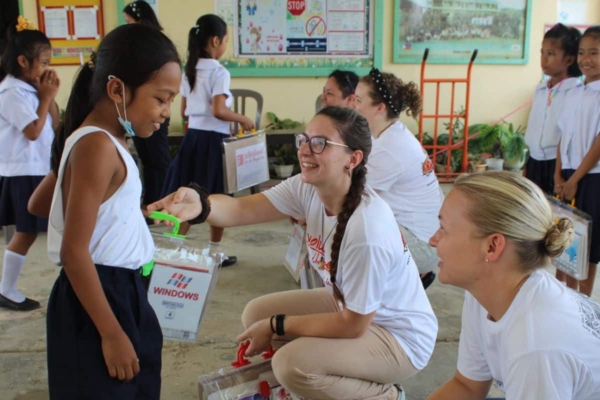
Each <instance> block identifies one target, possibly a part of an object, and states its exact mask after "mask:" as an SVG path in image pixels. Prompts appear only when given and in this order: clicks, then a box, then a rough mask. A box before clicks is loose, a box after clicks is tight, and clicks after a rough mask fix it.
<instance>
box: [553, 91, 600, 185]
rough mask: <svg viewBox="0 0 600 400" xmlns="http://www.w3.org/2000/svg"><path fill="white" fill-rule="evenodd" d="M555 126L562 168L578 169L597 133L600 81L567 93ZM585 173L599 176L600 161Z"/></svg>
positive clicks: (599, 110) (599, 121)
mask: <svg viewBox="0 0 600 400" xmlns="http://www.w3.org/2000/svg"><path fill="white" fill-rule="evenodd" d="M558 127H559V129H560V132H561V139H560V159H561V162H562V168H563V169H577V168H578V167H579V165H580V164H581V161H583V158H584V157H585V156H586V155H587V153H588V152H589V151H590V148H591V147H592V146H593V144H594V142H595V141H596V139H597V138H598V133H599V132H600V81H596V82H591V83H588V84H587V85H581V86H577V87H575V88H573V89H571V90H569V92H568V93H567V96H566V99H565V107H564V109H563V112H562V114H561V116H560V119H559V122H558ZM588 173H590V174H597V173H600V162H598V163H596V165H595V166H594V167H593V168H592V169H591V170H590V171H589V172H588Z"/></svg>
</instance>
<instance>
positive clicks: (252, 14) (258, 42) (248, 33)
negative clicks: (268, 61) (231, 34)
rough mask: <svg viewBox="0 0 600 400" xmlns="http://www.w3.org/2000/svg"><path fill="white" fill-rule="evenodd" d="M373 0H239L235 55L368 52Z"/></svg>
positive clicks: (258, 55) (360, 53) (330, 54)
mask: <svg viewBox="0 0 600 400" xmlns="http://www.w3.org/2000/svg"><path fill="white" fill-rule="evenodd" d="M369 1H372V0H241V7H240V8H239V19H238V21H239V30H240V35H239V46H238V49H237V50H238V56H240V57H244V56H248V57H260V56H264V57H276V56H283V57H285V56H294V55H326V56H328V57H331V56H333V57H335V56H336V55H339V56H340V57H343V56H344V55H363V54H365V55H368V41H367V34H368V32H367V30H368V25H367V18H368V6H369V5H368V3H367V2H369Z"/></svg>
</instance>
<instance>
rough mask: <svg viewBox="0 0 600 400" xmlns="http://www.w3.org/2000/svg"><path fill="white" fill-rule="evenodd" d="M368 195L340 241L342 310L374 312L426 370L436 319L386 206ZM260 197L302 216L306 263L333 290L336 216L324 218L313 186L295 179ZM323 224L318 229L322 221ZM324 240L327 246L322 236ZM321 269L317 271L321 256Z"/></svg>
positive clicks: (338, 279)
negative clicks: (330, 267) (331, 271)
mask: <svg viewBox="0 0 600 400" xmlns="http://www.w3.org/2000/svg"><path fill="white" fill-rule="evenodd" d="M365 193H366V194H367V195H368V196H367V197H365V198H364V199H363V201H362V202H361V204H360V205H359V206H358V207H357V209H356V210H355V211H354V213H353V214H352V216H351V217H350V220H349V221H348V224H347V226H346V233H345V235H344V238H343V239H342V244H341V248H340V257H339V260H338V270H337V275H336V284H337V285H338V287H339V289H340V291H341V292H342V293H343V295H344V299H345V301H346V307H347V308H348V309H349V310H351V311H353V312H356V313H358V314H362V315H366V314H370V313H372V312H373V311H375V312H376V313H375V317H374V319H373V323H375V324H377V325H379V326H382V327H384V328H386V329H387V330H388V331H390V332H391V333H392V334H393V335H394V337H396V339H397V340H398V342H399V343H400V345H401V346H402V348H403V349H404V351H405V352H406V354H407V355H408V358H409V359H410V361H411V362H412V364H413V366H414V367H415V368H417V369H422V368H424V367H425V365H426V364H427V362H428V361H429V358H430V357H431V354H432V352H433V347H434V345H435V339H436V336H437V329H438V326H437V319H436V317H435V315H434V314H433V310H432V309H431V305H430V304H429V299H428V298H427V295H426V294H425V290H424V289H423V284H422V283H421V280H420V279H419V275H418V272H417V268H416V266H415V264H414V261H413V260H412V257H411V256H410V252H409V250H408V247H407V246H406V245H405V246H404V247H403V246H400V245H399V243H402V241H403V239H402V236H401V234H400V230H399V229H398V225H397V224H396V222H395V220H394V216H393V215H392V212H391V210H390V208H389V206H388V205H387V204H386V203H385V202H384V201H383V200H382V199H381V198H380V197H379V196H378V195H377V194H376V193H375V192H374V191H373V190H372V189H371V188H369V187H367V188H366V190H365ZM264 195H265V196H267V198H268V199H269V200H270V201H271V203H273V205H274V206H275V207H276V208H277V209H278V210H279V211H280V212H281V213H283V214H286V215H290V216H292V217H294V218H299V217H304V218H306V223H307V225H308V227H307V231H306V240H307V244H308V254H309V259H310V263H311V265H312V267H313V268H315V270H316V271H318V272H319V274H320V275H321V277H322V278H323V281H324V283H325V285H326V287H327V288H328V289H329V290H330V292H331V291H332V286H331V281H330V276H329V266H330V263H331V254H330V253H331V243H332V242H333V236H334V235H335V232H332V233H331V235H329V232H331V231H332V229H333V227H334V226H335V223H336V221H337V217H335V216H334V217H328V216H326V215H325V217H324V218H323V215H324V213H325V208H324V206H323V203H322V202H321V200H320V198H319V196H318V195H317V193H316V191H315V188H314V186H312V185H308V184H305V183H303V182H302V180H301V178H300V175H296V176H294V177H292V178H290V179H288V180H286V181H284V182H282V183H280V184H279V185H277V186H276V187H274V188H273V189H270V190H268V191H266V192H264ZM322 219H323V225H325V226H324V227H322V224H321V221H322ZM327 236H329V238H328V240H327V243H323V240H324V237H325V238H327ZM322 255H323V256H324V258H325V269H324V270H321V271H320V270H319V269H318V264H319V260H320V259H321V256H322Z"/></svg>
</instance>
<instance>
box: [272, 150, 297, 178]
mask: <svg viewBox="0 0 600 400" xmlns="http://www.w3.org/2000/svg"><path fill="white" fill-rule="evenodd" d="M275 157H277V160H276V161H275V162H274V163H273V166H274V168H275V173H276V174H277V176H278V177H279V178H288V177H290V176H291V175H292V173H293V172H294V166H295V165H296V164H297V163H298V154H297V151H296V148H295V147H294V146H293V145H292V144H289V143H286V144H282V145H281V146H280V147H279V148H277V149H275Z"/></svg>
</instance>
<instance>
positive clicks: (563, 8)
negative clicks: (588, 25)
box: [557, 0, 587, 25]
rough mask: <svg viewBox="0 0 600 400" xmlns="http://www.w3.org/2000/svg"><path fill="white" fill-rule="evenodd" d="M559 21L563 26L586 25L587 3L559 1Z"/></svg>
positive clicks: (582, 0)
mask: <svg viewBox="0 0 600 400" xmlns="http://www.w3.org/2000/svg"><path fill="white" fill-rule="evenodd" d="M557 11H558V15H557V20H558V22H560V23H561V24H565V25H574V24H585V16H586V13H587V1H586V0H581V1H573V0H571V1H564V0H563V1H559V2H558V3H557Z"/></svg>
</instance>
